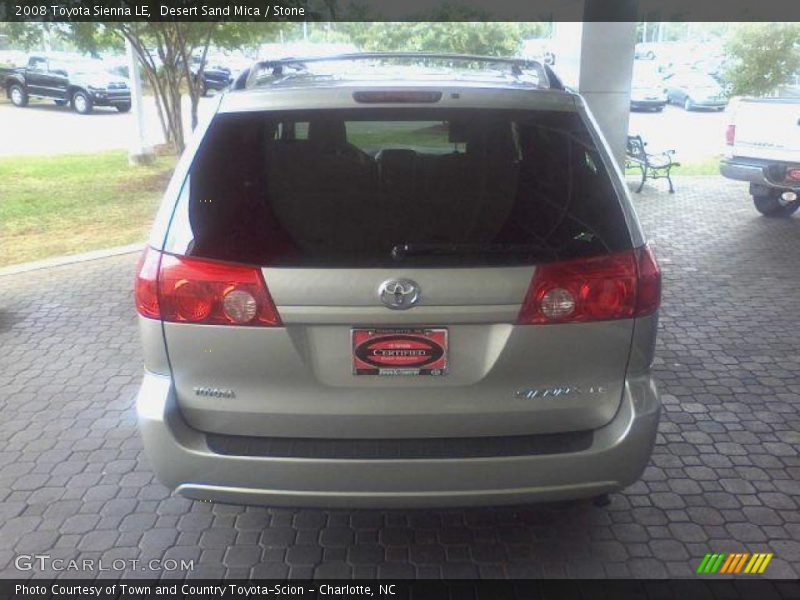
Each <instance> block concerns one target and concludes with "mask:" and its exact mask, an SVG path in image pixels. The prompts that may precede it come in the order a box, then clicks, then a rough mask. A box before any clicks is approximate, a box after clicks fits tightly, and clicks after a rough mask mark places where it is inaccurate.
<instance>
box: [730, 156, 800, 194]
mask: <svg viewBox="0 0 800 600" xmlns="http://www.w3.org/2000/svg"><path fill="white" fill-rule="evenodd" d="M780 164H781V163H780V162H779V161H774V162H762V163H750V162H746V161H745V160H742V159H740V158H723V159H722V160H720V163H719V172H720V173H721V174H722V176H723V177H727V178H728V179H735V180H737V181H747V182H749V183H753V184H756V185H761V186H765V187H770V188H775V189H790V188H791V189H797V188H798V187H800V186H796V185H794V186H793V185H789V184H787V183H786V182H783V183H775V182H774V181H772V180H770V179H769V178H768V177H767V170H768V169H769V168H770V167H771V166H774V165H778V166H779V165H780Z"/></svg>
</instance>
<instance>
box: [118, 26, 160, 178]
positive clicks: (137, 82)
mask: <svg viewBox="0 0 800 600" xmlns="http://www.w3.org/2000/svg"><path fill="white" fill-rule="evenodd" d="M125 51H126V53H127V58H128V74H129V76H130V86H131V109H132V110H133V115H134V118H135V119H136V129H135V131H134V134H133V136H132V137H131V143H130V147H129V149H128V162H129V163H130V164H132V165H141V164H149V163H152V162H153V160H154V159H155V157H154V155H153V149H152V148H150V147H149V146H147V144H146V142H145V138H146V134H145V122H144V99H143V97H142V79H141V77H140V76H139V60H138V58H137V56H136V52H135V51H134V50H133V45H132V44H131V43H130V41H129V40H128V39H126V40H125Z"/></svg>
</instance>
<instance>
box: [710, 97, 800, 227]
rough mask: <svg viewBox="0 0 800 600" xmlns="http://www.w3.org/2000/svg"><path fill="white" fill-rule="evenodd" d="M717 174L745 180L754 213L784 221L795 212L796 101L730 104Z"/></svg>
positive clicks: (799, 127) (799, 150)
mask: <svg viewBox="0 0 800 600" xmlns="http://www.w3.org/2000/svg"><path fill="white" fill-rule="evenodd" d="M732 109H733V110H731V111H730V112H731V114H732V117H733V120H732V122H731V123H730V124H729V125H728V129H727V131H726V134H725V142H726V152H725V156H724V158H723V159H722V161H721V163H720V172H721V173H722V174H723V175H724V176H725V177H727V178H729V179H737V180H739V181H748V182H750V194H752V196H753V202H754V203H755V205H756V209H758V211H759V212H760V213H761V214H763V215H765V216H767V217H788V216H789V215H791V214H792V213H794V212H795V211H796V210H797V209H798V208H800V98H742V99H739V100H738V101H737V102H734V103H733V105H732Z"/></svg>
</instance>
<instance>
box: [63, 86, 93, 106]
mask: <svg viewBox="0 0 800 600" xmlns="http://www.w3.org/2000/svg"><path fill="white" fill-rule="evenodd" d="M78 92H83V93H84V94H86V90H84V89H83V88H81V87H78V86H76V85H73V86H71V87H68V88H67V102H72V97H73V96H74V95H75V94H76V93H78ZM87 95H88V94H87Z"/></svg>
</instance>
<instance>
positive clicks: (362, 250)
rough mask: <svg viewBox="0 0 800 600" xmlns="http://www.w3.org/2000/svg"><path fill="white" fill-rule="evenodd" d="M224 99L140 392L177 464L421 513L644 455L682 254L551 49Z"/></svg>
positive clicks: (157, 310)
mask: <svg viewBox="0 0 800 600" xmlns="http://www.w3.org/2000/svg"><path fill="white" fill-rule="evenodd" d="M215 102H217V103H218V104H217V106H216V109H215V110H214V111H213V115H212V116H211V117H210V118H209V119H208V121H207V122H206V123H205V124H204V125H202V126H201V127H200V128H199V129H198V131H197V132H196V135H195V138H194V141H193V143H192V144H191V145H190V147H189V148H187V150H186V152H185V153H184V155H183V157H182V159H181V161H180V164H179V165H178V168H177V169H176V171H175V174H174V176H173V178H172V181H171V183H170V185H169V188H168V190H167V192H166V195H165V197H164V201H163V204H162V206H161V209H160V212H159V214H158V217H157V219H156V223H155V225H154V228H153V231H152V235H151V237H150V240H149V244H148V247H147V248H146V250H145V251H144V253H143V255H142V257H141V260H140V263H139V266H138V268H137V273H136V281H135V296H136V306H137V309H138V312H139V315H140V319H139V321H140V326H141V335H142V340H143V346H144V361H145V373H144V379H143V382H142V385H141V388H140V391H139V394H138V399H137V413H138V419H139V426H140V429H141V433H142V437H143V440H144V446H145V450H146V452H147V455H148V457H149V460H150V462H151V464H152V466H153V469H154V470H155V473H156V475H157V476H158V478H159V479H160V480H161V481H162V482H163V483H164V484H165V485H167V486H169V487H170V488H173V489H177V491H178V492H179V493H180V494H183V495H185V496H188V497H191V498H197V499H203V500H215V501H222V502H234V503H245V504H267V505H273V506H320V507H330V508H333V507H417V506H420V507H422V506H459V505H482V504H490V505H500V504H519V503H526V502H531V501H549V500H559V499H571V498H582V497H584V498H590V497H596V496H602V495H604V494H607V493H608V492H611V491H614V490H619V489H621V488H623V487H625V486H627V485H630V484H631V483H633V482H634V481H635V480H636V479H637V478H638V477H639V476H640V475H641V473H642V471H643V469H644V468H645V466H646V464H647V463H648V460H649V457H650V454H651V451H652V448H653V443H654V439H655V435H656V428H657V423H658V416H659V411H660V401H659V397H658V393H657V390H656V385H655V383H654V381H653V379H652V376H651V373H650V365H651V362H652V359H653V351H654V344H655V336H656V328H657V309H658V306H659V301H660V273H659V269H658V266H657V264H656V262H655V260H654V257H653V254H652V252H651V250H650V249H649V247H648V246H647V244H646V243H645V237H644V235H643V233H642V230H641V228H640V225H639V223H638V221H637V219H636V216H635V213H634V211H633V209H632V206H631V201H630V198H629V196H628V191H627V189H626V187H625V185H624V182H623V180H622V177H621V174H620V171H619V169H618V168H617V167H616V166H615V163H614V161H613V158H612V157H611V155H610V152H609V150H608V148H607V146H606V143H605V142H604V140H603V137H602V135H601V134H600V132H599V131H598V129H597V126H596V125H595V123H594V120H593V118H592V117H591V115H590V113H589V111H588V109H587V108H586V106H585V103H584V101H583V100H582V98H581V97H580V96H579V95H578V94H575V93H573V92H572V91H569V90H566V89H564V87H563V86H562V85H561V83H560V82H559V80H558V78H557V77H556V76H555V75H554V74H553V72H552V71H551V70H550V69H549V68H548V67H546V66H544V65H540V64H539V63H536V62H532V61H523V60H515V59H494V58H492V59H487V58H482V57H472V56H452V55H408V54H391V55H387V54H361V55H348V56H339V57H336V59H335V60H334V59H332V58H328V59H325V60H320V59H313V60H307V61H303V60H300V59H292V60H285V61H272V62H265V63H259V64H256V65H254V66H253V67H252V68H251V69H250V70H249V72H247V73H246V74H244V75H243V76H242V77H240V79H239V80H238V81H237V83H236V84H235V86H234V89H233V90H231V91H230V92H228V93H226V94H224V95H222V96H221V97H219V98H217V99H215Z"/></svg>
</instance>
